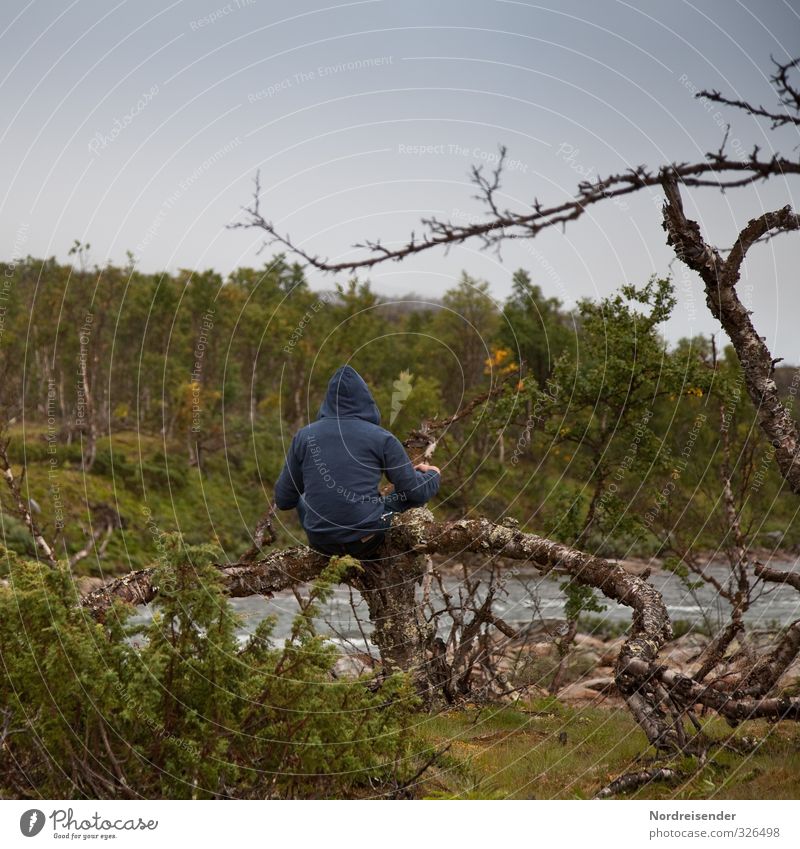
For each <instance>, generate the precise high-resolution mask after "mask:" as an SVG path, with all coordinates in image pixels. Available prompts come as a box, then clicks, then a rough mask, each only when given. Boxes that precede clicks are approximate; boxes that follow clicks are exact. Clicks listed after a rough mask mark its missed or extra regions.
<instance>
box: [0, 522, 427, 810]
mask: <svg viewBox="0 0 800 849" xmlns="http://www.w3.org/2000/svg"><path fill="white" fill-rule="evenodd" d="M161 542H162V548H163V555H162V557H161V558H160V560H159V562H158V563H157V565H156V575H155V581H156V583H157V585H158V586H159V590H160V591H159V596H158V601H157V613H156V615H155V617H154V618H153V620H152V622H151V624H149V625H148V626H147V628H146V629H145V630H144V632H141V633H136V632H134V629H132V627H131V626H129V625H127V624H126V623H127V620H128V618H129V614H130V609H127V608H125V607H123V606H122V605H117V606H115V607H114V608H113V610H112V611H111V612H110V613H109V614H108V616H107V617H106V623H105V625H100V624H97V623H95V622H94V621H93V620H92V619H91V618H90V617H88V616H87V615H86V614H85V613H84V612H83V611H82V610H81V608H79V607H78V606H77V594H76V590H75V585H74V583H73V581H72V578H71V576H70V575H69V573H68V571H67V570H65V569H63V568H61V569H48V568H46V567H43V566H39V565H37V564H35V563H30V562H25V561H20V560H17V559H16V558H12V559H11V563H10V577H9V583H8V586H5V587H2V588H0V653H2V657H3V660H4V664H3V669H2V672H1V673H0V704H2V705H3V706H4V707H3V711H4V717H3V719H4V722H5V723H6V724H5V727H7V728H10V729H12V730H13V734H11V735H9V737H8V738H7V740H6V742H5V744H4V748H3V753H2V761H0V788H2V791H3V792H4V793H10V794H13V795H18V796H45V797H53V798H76V797H79V796H84V795H86V796H89V797H94V798H115V797H118V796H140V795H141V796H144V797H147V798H161V797H164V798H199V797H202V798H205V797H226V796H233V797H238V798H264V797H294V796H303V797H328V796H349V795H359V794H361V793H373V792H374V789H375V788H376V787H378V786H380V785H381V784H384V785H385V786H387V787H391V786H393V785H394V784H395V783H396V782H397V781H399V780H401V779H402V777H403V775H404V773H405V770H406V769H408V768H409V767H406V766H404V763H405V759H406V758H407V756H408V755H409V754H410V752H411V751H412V748H411V747H412V736H411V734H410V728H409V723H410V717H411V713H412V711H413V709H414V708H415V706H416V700H415V698H414V697H413V694H412V692H411V690H410V688H409V684H408V682H407V681H406V680H405V678H404V677H402V676H394V677H392V678H390V679H389V680H387V681H386V682H385V684H384V686H382V687H381V688H380V689H379V690H378V691H377V692H374V693H373V692H371V691H370V689H368V688H367V687H366V686H365V682H364V681H363V680H337V679H335V678H333V677H332V675H331V669H332V665H333V663H334V661H335V659H336V657H337V653H336V650H335V648H334V647H332V646H331V645H330V644H329V643H326V642H325V641H324V640H323V639H322V638H321V637H318V636H316V635H315V634H314V631H313V628H312V627H311V625H310V621H311V616H312V614H313V605H311V606H310V607H308V608H306V609H305V610H304V612H303V613H302V614H301V615H300V617H299V618H298V622H297V623H296V627H295V630H294V632H293V634H292V636H291V638H290V639H288V640H287V641H286V643H285V645H284V646H283V647H282V648H280V647H277V646H275V645H274V644H273V641H272V639H271V633H270V628H271V623H270V622H269V621H266V622H264V623H262V624H261V625H260V626H259V628H258V629H257V630H256V632H255V633H254V634H253V636H252V637H251V638H250V639H249V640H248V641H247V643H246V644H245V645H244V646H240V645H239V644H238V641H237V638H236V632H235V627H236V617H235V616H234V614H233V613H232V611H231V608H230V606H229V604H228V602H227V599H226V598H225V596H224V595H223V593H222V590H221V578H220V574H219V571H218V570H217V569H216V567H215V566H214V565H213V564H214V562H215V561H216V560H218V559H219V557H220V552H219V551H218V550H217V549H215V548H214V547H212V546H194V547H192V546H186V545H185V544H184V543H183V542H182V540H181V539H180V538H179V537H177V536H170V537H165V538H163V539H162V541H161ZM345 568H351V564H350V563H347V562H344V563H342V562H335V561H334V562H333V563H332V564H331V566H330V567H329V568H328V570H326V572H325V573H324V574H323V576H322V577H321V579H320V582H319V583H318V584H317V585H316V587H315V588H314V590H313V591H312V596H314V598H315V599H317V600H319V599H322V598H324V597H325V595H326V594H327V593H328V592H330V588H331V586H332V585H333V583H334V582H335V581H337V580H338V576H339V575H340V573H341V570H342V569H345Z"/></svg>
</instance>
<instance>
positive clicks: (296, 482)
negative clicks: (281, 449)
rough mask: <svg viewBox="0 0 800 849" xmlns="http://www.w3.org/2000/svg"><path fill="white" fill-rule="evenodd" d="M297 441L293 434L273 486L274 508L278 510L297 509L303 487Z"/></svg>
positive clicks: (301, 466) (301, 465)
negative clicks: (281, 467)
mask: <svg viewBox="0 0 800 849" xmlns="http://www.w3.org/2000/svg"><path fill="white" fill-rule="evenodd" d="M298 448H299V444H298V439H297V434H295V436H294V438H293V439H292V444H291V445H290V446H289V450H288V451H287V452H286V461H285V462H284V464H283V469H282V470H281V473H280V476H279V477H278V480H277V482H276V484H275V506H276V507H277V508H278V510H291V509H292V508H293V507H297V502H298V501H299V500H300V495H301V494H302V493H303V491H304V489H305V487H304V486H303V464H302V462H301V460H300V458H299V457H298Z"/></svg>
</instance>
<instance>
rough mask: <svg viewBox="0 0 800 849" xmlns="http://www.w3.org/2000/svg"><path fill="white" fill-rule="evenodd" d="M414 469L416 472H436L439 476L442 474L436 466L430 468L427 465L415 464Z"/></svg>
mask: <svg viewBox="0 0 800 849" xmlns="http://www.w3.org/2000/svg"><path fill="white" fill-rule="evenodd" d="M414 468H415V469H416V470H417V471H418V472H438V473H439V474H441V473H442V472H441V469H440V468H439V467H438V466H431V465H430V464H429V463H417V465H416V466H414Z"/></svg>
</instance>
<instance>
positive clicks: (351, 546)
mask: <svg viewBox="0 0 800 849" xmlns="http://www.w3.org/2000/svg"><path fill="white" fill-rule="evenodd" d="M381 502H382V504H383V516H381V521H382V522H383V523H385V525H386V527H385V528H382V529H380V530H377V531H375V532H374V533H372V534H367V535H365V536H366V537H367V538H366V539H357V540H352V541H351V542H330V543H327V542H326V543H318V542H311V540H309V541H308V544H309V545H310V546H311V548H313V549H314V550H315V551H318V552H319V553H320V554H327V555H328V556H329V557H332V556H334V555H339V556H342V555H344V554H349V555H350V556H351V557H355V558H356V560H369V558H370V557H372V556H373V555H374V554H376V553H377V551H378V549H379V548H380V547H381V543H382V542H383V538H384V537H385V536H386V531H388V530H389V528H390V526H391V524H392V515H393V514H394V513H402V512H404V511H405V510H409V509H410V508H411V507H415V506H416V505H414V504H411V503H410V502H409V501H408V500H407V499H405V498H401V497H400V496H399V495H398V494H397V493H395V492H392V493H390V494H389V495H382V496H381ZM307 513H308V505H307V504H306V500H305V498H304V497H303V496H302V495H301V496H300V500H299V501H298V502H297V515H298V517H299V519H300V524H301V525H302V526H303V527H304V528H305V526H306V523H305V518H306V514H307Z"/></svg>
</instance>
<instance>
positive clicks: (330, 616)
mask: <svg viewBox="0 0 800 849" xmlns="http://www.w3.org/2000/svg"><path fill="white" fill-rule="evenodd" d="M770 565H771V566H772V567H774V568H778V569H786V570H790V571H791V570H793V569H798V568H799V567H798V564H797V562H795V563H790V562H779V561H772V562H771V563H770ZM707 571H708V572H709V573H710V574H712V575H714V576H715V577H716V578H718V579H719V580H721V581H723V582H724V581H726V579H727V575H728V571H727V569H726V568H725V567H724V566H722V565H718V564H717V565H715V564H712V565H710V566H709V567H708V570H707ZM473 577H477V575H476V576H473ZM562 580H563V578H551V577H547V576H542V575H540V574H539V573H538V572H536V571H535V570H530V571H524V572H520V573H518V574H514V573H511V574H510V575H509V576H508V577H507V579H506V582H505V593H506V594H505V595H504V596H500V597H498V598H497V600H496V601H495V605H494V610H495V613H496V615H498V616H500V617H502V618H503V619H504V620H505V621H506V622H508V623H509V624H510V625H512V626H514V627H520V626H523V625H527V624H529V623H531V621H532V620H541V619H542V618H544V619H546V620H554V619H561V618H563V616H564V596H563V593H562V592H561V590H560V588H559V585H560V583H561V582H562ZM649 582H650V583H651V584H652V585H653V586H654V587H655V588H656V589H658V590H659V591H660V592H661V595H662V597H663V598H664V602H665V604H666V605H667V610H668V611H669V615H670V618H671V620H672V622H673V623H675V622H678V621H681V620H682V621H684V622H686V623H688V624H690V625H702V624H703V623H706V625H710V626H711V627H712V628H713V627H718V626H719V624H720V623H724V622H727V619H728V609H727V605H726V603H725V602H724V600H722V599H720V598H719V597H718V596H717V595H716V593H715V592H714V590H713V589H711V588H710V587H709V586H708V585H706V584H703V585H702V586H701V587H699V588H697V589H694V590H690V589H687V587H686V586H685V585H684V584H683V583H682V582H681V580H680V579H679V578H677V577H676V576H675V575H673V574H671V573H668V572H663V571H660V570H659V571H657V572H656V573H654V574H653V575H651V577H650V578H649ZM445 585H446V587H447V590H448V592H450V593H451V594H453V595H454V596H456V597H457V594H458V589H459V586H461V581H460V580H459V578H458V577H456V576H454V575H450V576H447V577H446V578H445ZM598 597H599V599H600V601H601V603H602V604H604V605H605V610H603V611H602V613H595V614H591V615H592V616H594V617H600V618H603V619H606V620H608V621H610V622H614V623H628V622H630V620H631V611H630V609H629V608H627V607H625V606H623V605H620V604H616V603H615V602H612V601H609V600H608V599H606V598H603V597H602V596H600V594H599V593H598ZM351 599H352V602H353V603H354V604H355V610H356V611H357V612H358V617H359V619H360V620H361V628H363V631H364V633H366V634H369V631H370V630H371V629H370V627H369V621H368V617H367V612H366V606H365V605H364V603H363V601H362V600H361V599H360V596H359V594H358V593H357V592H356V591H352V593H351V591H350V590H349V589H348V588H347V587H345V586H342V587H339V588H337V589H336V590H335V592H334V594H333V596H332V598H331V600H330V601H329V602H328V603H327V604H326V605H325V606H324V607H323V609H322V615H321V617H320V618H319V620H318V622H317V630H318V632H319V633H321V634H327V635H330V637H331V639H333V640H334V641H335V642H337V643H340V644H341V645H342V647H343V648H349V649H357V650H359V651H363V650H365V649H366V646H365V644H364V640H363V638H362V631H361V629H360V628H359V624H358V622H357V620H356V614H355V613H354V610H353V606H352V605H351ZM231 605H232V607H233V609H234V610H235V611H236V612H237V614H238V615H239V616H240V618H241V624H240V626H239V628H238V634H239V637H240V639H241V640H242V641H244V640H246V639H247V637H248V635H249V634H251V633H252V632H253V631H254V629H255V628H256V626H257V625H258V624H259V623H260V622H261V621H262V620H263V619H264V618H265V617H266V616H268V615H272V616H274V617H275V618H276V624H275V629H274V631H273V637H274V638H275V639H277V640H283V639H284V638H285V637H287V636H288V635H289V632H290V630H291V626H292V620H293V619H294V617H295V615H296V613H297V610H298V606H297V601H296V599H295V597H294V595H293V594H292V593H291V592H283V593H278V594H276V595H275V597H274V598H271V599H267V598H263V597H261V596H252V597H249V598H239V599H232V600H231ZM151 616H152V609H151V607H150V606H149V605H148V606H145V607H142V608H141V609H140V611H139V612H138V613H137V615H136V617H135V618H134V619H133V620H132V621H133V622H135V623H139V624H142V625H144V624H145V623H146V622H147V621H148V620H149V619H150V618H151ZM798 618H800V593H798V592H797V590H795V589H793V588H792V587H788V586H786V585H783V584H759V585H758V586H757V588H756V591H755V593H754V600H753V603H752V605H751V607H750V609H749V610H748V611H747V613H746V614H745V621H746V622H747V624H748V626H749V627H750V628H756V629H760V628H771V627H774V626H775V625H778V626H780V625H786V624H788V623H790V622H792V621H794V620H795V619H798Z"/></svg>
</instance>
